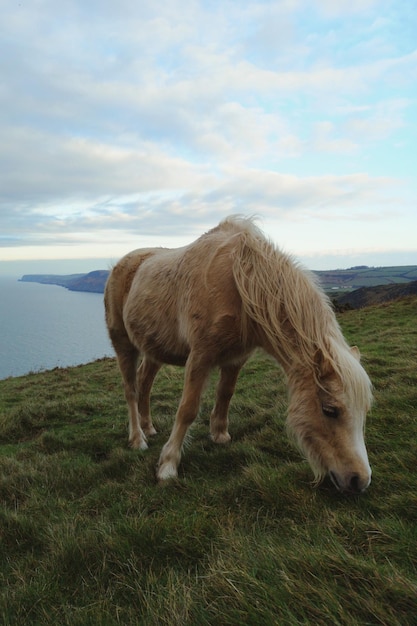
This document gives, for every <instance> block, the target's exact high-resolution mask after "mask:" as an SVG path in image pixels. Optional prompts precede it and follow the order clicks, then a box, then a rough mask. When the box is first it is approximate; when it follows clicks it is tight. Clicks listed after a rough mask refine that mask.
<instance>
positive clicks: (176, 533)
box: [0, 299, 417, 626]
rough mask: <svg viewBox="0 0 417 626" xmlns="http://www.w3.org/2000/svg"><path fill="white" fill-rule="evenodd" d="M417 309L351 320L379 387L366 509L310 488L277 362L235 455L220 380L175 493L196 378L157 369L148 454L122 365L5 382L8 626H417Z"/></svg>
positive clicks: (403, 306) (1, 595) (1, 559)
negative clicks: (166, 477) (291, 439)
mask: <svg viewBox="0 0 417 626" xmlns="http://www.w3.org/2000/svg"><path fill="white" fill-rule="evenodd" d="M416 314H417V300H416V299H407V300H403V301H400V302H397V303H394V304H391V305H389V306H381V307H376V308H371V309H363V310H360V311H350V312H347V313H344V314H343V315H342V316H341V317H340V322H341V324H342V327H343V329H344V332H345V334H346V336H347V337H348V339H349V341H350V342H351V343H352V344H358V345H359V346H360V348H361V351H362V354H363V360H364V363H365V365H366V368H367V370H368V371H369V374H370V376H371V378H372V380H373V382H374V385H375V396H376V402H375V406H374V408H373V410H372V413H371V415H370V417H369V419H368V425H367V445H368V450H369V456H370V461H371V464H372V466H373V482H372V484H371V486H370V488H369V490H368V491H367V492H366V493H365V494H363V495H362V496H360V497H347V496H343V495H340V494H338V493H336V492H335V490H334V489H333V487H332V486H331V485H330V484H329V483H328V482H325V483H324V484H323V485H321V486H320V487H319V488H314V487H313V486H312V484H311V481H312V474H311V471H310V469H309V467H308V465H307V464H306V463H305V462H304V461H303V460H302V459H301V458H300V456H299V454H298V452H297V451H296V450H294V449H293V448H292V447H291V446H290V444H289V443H288V441H287V439H286V436H285V431H284V419H285V411H286V389H285V385H284V381H283V378H282V375H281V373H280V371H279V369H278V368H277V367H276V366H275V364H274V363H273V362H271V361H270V359H268V358H267V357H265V356H263V355H261V354H259V355H257V356H256V357H255V358H254V359H253V360H251V361H250V362H249V363H248V364H247V366H246V367H245V369H244V371H243V372H242V374H241V377H240V379H239V384H238V389H237V392H236V395H235V397H234V400H233V403H232V407H231V415H230V419H231V425H230V430H231V434H232V438H233V440H232V444H231V445H230V446H225V447H223V446H216V445H215V444H213V443H211V442H210V440H209V438H208V415H209V412H210V408H211V404H212V401H213V392H214V385H215V377H213V380H212V381H211V383H210V385H209V387H208V389H207V392H206V394H205V398H204V402H203V405H202V409H201V415H200V417H199V419H198V420H197V421H196V424H195V425H194V426H193V428H192V434H191V436H190V439H189V442H188V444H187V446H186V449H185V454H184V457H183V460H182V463H181V466H180V479H179V480H178V481H177V482H175V483H173V484H169V485H164V486H160V485H157V484H156V481H155V466H156V463H157V460H158V456H159V453H160V450H161V447H162V445H163V443H164V442H165V441H166V439H167V438H168V435H169V431H170V428H171V425H172V421H173V417H174V414H175V409H176V406H177V403H178V400H179V397H180V394H181V389H182V375H183V371H182V370H181V369H179V368H178V369H177V368H173V367H165V368H163V369H162V370H161V372H160V374H159V375H158V378H157V381H156V384H155V388H154V393H153V400H152V406H153V413H154V421H155V424H156V426H157V428H158V431H159V434H158V435H157V436H156V437H155V438H153V439H152V440H151V443H150V448H149V450H148V451H147V452H146V453H139V452H137V451H132V450H130V449H128V447H127V424H126V415H127V411H126V406H125V402H124V399H123V395H122V387H121V380H120V375H119V373H118V370H117V366H116V364H115V361H114V360H112V359H105V360H102V361H98V362H95V363H92V364H89V365H85V366H81V367H77V368H69V369H55V370H52V371H49V372H42V373H38V374H31V375H29V376H26V377H21V378H14V379H8V380H4V381H0V623H1V624H3V625H5V626H6V625H17V624H19V625H24V624H39V625H49V624H51V625H52V624H54V625H56V624H60V625H64V624H71V625H80V626H86V625H91V626H99V625H103V626H108V625H109V626H111V625H113V624H123V625H130V624H132V625H133V624H135V625H136V624H141V625H142V624H143V625H145V626H153V625H160V624H161V625H167V626H168V625H169V626H174V625H180V624H181V626H183V625H189V626H191V625H196V626H204V625H211V624H216V625H218V624H221V625H230V626H231V625H236V626H237V625H240V624H253V625H254V626H260V625H272V624H278V625H287V624H288V625H296V624H297V625H298V624H300V625H301V624H302V625H304V624H314V625H317V624H319V625H327V624H329V625H352V626H353V625H355V626H356V625H358V624H361V625H362V624H381V625H386V626H388V625H389V626H392V625H398V626H399V625H401V626H404V625H408V624H410V625H411V624H416V623H417V617H416V616H417V571H416V569H417V524H416V519H417V462H416V461H417V419H416V417H417V416H416V407H417V386H416V378H417V376H416V371H417V350H416V344H417V326H416V323H415V321H416Z"/></svg>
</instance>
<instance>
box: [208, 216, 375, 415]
mask: <svg viewBox="0 0 417 626" xmlns="http://www.w3.org/2000/svg"><path fill="white" fill-rule="evenodd" d="M220 226H221V227H224V228H225V230H230V229H233V228H234V229H236V231H237V232H239V237H237V238H236V243H235V245H234V247H233V251H232V259H233V275H234V278H235V282H236V286H237V289H238V291H239V294H240V296H241V299H242V304H243V309H244V311H245V313H246V316H245V317H246V319H248V318H250V319H252V320H253V321H255V322H256V323H257V324H259V326H260V327H261V328H262V330H263V332H264V333H265V335H266V337H267V339H268V342H269V343H270V345H271V347H272V348H273V350H274V353H275V354H276V355H278V356H279V359H280V361H281V363H282V364H283V365H284V366H285V365H287V366H289V365H291V367H294V366H300V367H301V368H303V369H305V368H308V369H310V370H312V371H313V372H314V374H315V376H316V372H317V356H318V354H320V356H321V358H322V359H324V360H325V361H326V362H327V363H328V364H329V365H330V367H331V368H332V369H333V370H334V371H335V372H336V373H337V374H338V375H339V377H340V378H341V380H343V383H344V386H345V388H346V389H349V392H351V393H354V394H355V395H358V396H359V397H358V398H357V401H358V404H361V403H363V402H364V401H365V399H366V403H367V404H370V402H371V392H370V381H369V379H368V377H367V376H366V375H365V379H364V370H363V368H361V367H356V363H357V359H356V358H355V356H353V354H352V353H351V351H350V349H349V346H348V345H347V343H346V340H345V338H344V336H343V334H342V331H341V329H340V327H339V324H338V322H337V320H336V318H335V315H334V311H333V309H332V306H331V303H330V301H329V298H328V297H327V296H326V294H325V293H324V291H323V290H322V289H321V287H320V285H319V282H318V279H317V278H316V276H315V275H314V274H313V273H312V272H310V271H308V270H306V269H304V268H302V267H301V266H300V265H299V264H297V263H296V262H295V261H294V260H293V259H292V258H291V257H290V256H289V255H287V254H285V253H283V252H282V251H280V250H278V249H277V248H276V246H274V244H273V243H272V242H271V241H269V240H268V239H267V238H266V237H265V236H264V234H263V233H262V232H261V231H260V230H259V229H258V228H257V227H256V225H255V224H254V223H253V220H252V219H248V218H246V219H245V218H240V217H238V218H234V217H231V218H228V219H226V220H225V221H224V222H222V223H221V224H220ZM245 332H246V331H245V328H243V333H245ZM317 383H318V384H320V381H319V380H317ZM358 383H359V384H358Z"/></svg>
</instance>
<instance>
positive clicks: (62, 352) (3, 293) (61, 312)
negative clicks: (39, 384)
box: [0, 276, 114, 379]
mask: <svg viewBox="0 0 417 626" xmlns="http://www.w3.org/2000/svg"><path fill="white" fill-rule="evenodd" d="M18 278H19V277H13V278H10V277H3V276H0V379H4V378H8V377H9V376H22V375H25V374H28V373H29V372H39V371H44V370H48V369H53V368H55V367H67V366H73V365H79V364H82V363H89V362H90V361H94V360H96V359H99V358H102V357H105V356H114V352H113V349H112V346H111V344H110V340H109V338H108V335H107V330H106V325H105V321H104V305H103V294H98V293H85V292H79V291H68V290H67V289H65V288H64V287H59V286H57V285H42V284H39V283H29V282H28V283H27V282H21V281H19V280H18Z"/></svg>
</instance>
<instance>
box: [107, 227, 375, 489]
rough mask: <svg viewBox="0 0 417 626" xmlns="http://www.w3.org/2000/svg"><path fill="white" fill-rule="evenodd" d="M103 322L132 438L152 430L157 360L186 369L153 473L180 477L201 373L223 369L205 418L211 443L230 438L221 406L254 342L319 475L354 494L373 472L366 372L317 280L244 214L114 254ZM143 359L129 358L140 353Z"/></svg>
mask: <svg viewBox="0 0 417 626" xmlns="http://www.w3.org/2000/svg"><path fill="white" fill-rule="evenodd" d="M105 309H106V322H107V327H108V330H109V335H110V339H111V341H112V343H113V346H114V349H115V351H116V354H117V359H118V364H119V367H120V371H121V374H122V377H123V381H124V390H125V396H126V401H127V404H128V408H129V442H130V445H131V446H132V448H140V449H142V450H145V449H146V448H147V443H146V438H147V436H149V435H154V434H155V433H156V431H155V429H154V426H153V424H152V420H151V415H150V406H149V396H150V391H151V388H152V384H153V381H154V378H155V376H156V374H157V372H158V370H159V369H160V367H161V365H162V364H163V363H170V364H173V365H182V366H185V378H184V388H183V393H182V397H181V401H180V404H179V407H178V411H177V414H176V418H175V423H174V426H173V428H172V432H171V435H170V437H169V439H168V441H167V443H166V444H165V445H164V447H163V449H162V452H161V455H160V458H159V463H158V469H157V477H158V479H159V480H166V479H169V478H174V477H176V476H177V469H178V465H179V462H180V458H181V449H182V444H183V441H184V437H185V434H186V432H187V430H188V427H189V426H190V425H191V424H192V422H193V421H194V419H195V418H196V415H197V413H198V409H199V405H200V399H201V394H202V392H203V389H204V384H205V382H206V380H207V377H208V375H209V372H210V370H212V369H213V368H215V367H218V368H220V379H219V383H218V387H217V396H216V401H215V404H214V408H213V410H212V413H211V416H210V433H211V437H212V439H213V441H214V442H216V443H223V444H224V443H227V442H228V441H230V435H229V432H228V408H229V403H230V400H231V397H232V395H233V392H234V389H235V385H236V380H237V377H238V374H239V371H240V369H241V368H242V366H243V364H244V363H245V361H246V360H247V359H248V357H249V356H250V355H251V354H252V352H253V351H254V350H255V348H258V347H260V348H262V349H263V350H265V351H266V352H267V353H269V354H270V355H272V356H273V357H274V358H275V359H276V361H278V363H280V364H281V366H282V368H283V369H284V371H285V374H286V377H287V381H288V390H289V407H288V418H287V426H288V431H289V433H290V434H291V435H292V437H293V439H294V440H295V443H296V444H297V445H298V447H299V448H300V450H301V452H302V453H303V454H304V455H305V456H306V458H307V459H308V461H309V463H310V466H311V468H312V470H313V472H314V475H315V478H316V481H317V482H319V481H320V480H321V479H322V478H323V477H324V476H325V475H326V474H329V476H330V478H331V480H332V481H333V483H334V484H335V486H336V487H337V488H338V489H339V490H340V491H345V492H351V493H360V492H362V491H364V490H365V489H366V488H367V487H368V485H369V483H370V481H371V469H370V466H369V463H368V457H367V452H366V448H365V443H364V425H365V416H366V413H367V411H368V409H369V408H370V405H371V401H372V393H371V383H370V380H369V378H368V376H367V374H366V372H365V370H364V369H363V367H362V366H361V364H360V362H359V351H358V349H357V348H356V347H353V348H349V346H348V344H347V343H346V341H345V339H344V337H343V335H342V332H341V330H340V327H339V325H338V323H337V321H336V318H335V315H334V312H333V310H332V307H331V305H330V303H329V300H328V298H327V297H326V295H325V294H324V292H323V291H322V290H321V288H320V287H319V285H318V283H317V281H316V279H315V277H314V276H313V274H311V273H310V272H308V271H305V270H303V269H301V268H300V267H299V266H298V265H297V264H295V263H294V262H293V261H292V260H291V258H290V257H288V256H287V255H285V254H283V253H282V252H280V251H279V250H277V248H276V247H275V246H274V245H273V244H272V243H271V242H270V241H268V240H267V239H266V238H265V236H264V235H263V234H262V232H261V231H260V230H259V229H258V228H257V227H256V226H255V225H254V223H253V221H252V220H250V219H245V218H240V217H229V218H227V219H225V220H224V221H222V222H221V223H220V224H219V225H218V226H217V227H215V228H213V229H212V230H210V231H209V232H207V233H205V234H204V235H202V236H201V237H200V238H199V239H197V241H195V242H193V243H191V244H190V245H188V246H185V247H183V248H178V249H167V248H145V249H141V250H135V251H134V252H131V253H130V254H127V255H126V256H125V257H123V258H122V259H121V260H120V261H119V262H118V263H117V265H116V266H115V267H114V268H113V270H112V272H111V274H110V276H109V279H108V281H107V285H106V289H105ZM140 357H141V362H140V365H139V367H138V363H139V358H140Z"/></svg>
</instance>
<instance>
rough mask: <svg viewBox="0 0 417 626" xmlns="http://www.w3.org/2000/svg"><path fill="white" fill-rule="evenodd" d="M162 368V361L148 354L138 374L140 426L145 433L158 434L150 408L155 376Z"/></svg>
mask: <svg viewBox="0 0 417 626" xmlns="http://www.w3.org/2000/svg"><path fill="white" fill-rule="evenodd" d="M160 368H161V363H157V362H156V361H152V360H150V359H148V358H146V356H144V357H143V361H142V363H141V364H140V367H139V369H138V374H137V393H138V410H139V420H140V426H141V428H142V430H143V432H144V433H145V435H148V436H149V435H156V430H155V428H154V426H153V424H152V418H151V409H150V393H151V389H152V385H153V381H154V380H155V376H156V375H157V373H158V372H159V370H160Z"/></svg>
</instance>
